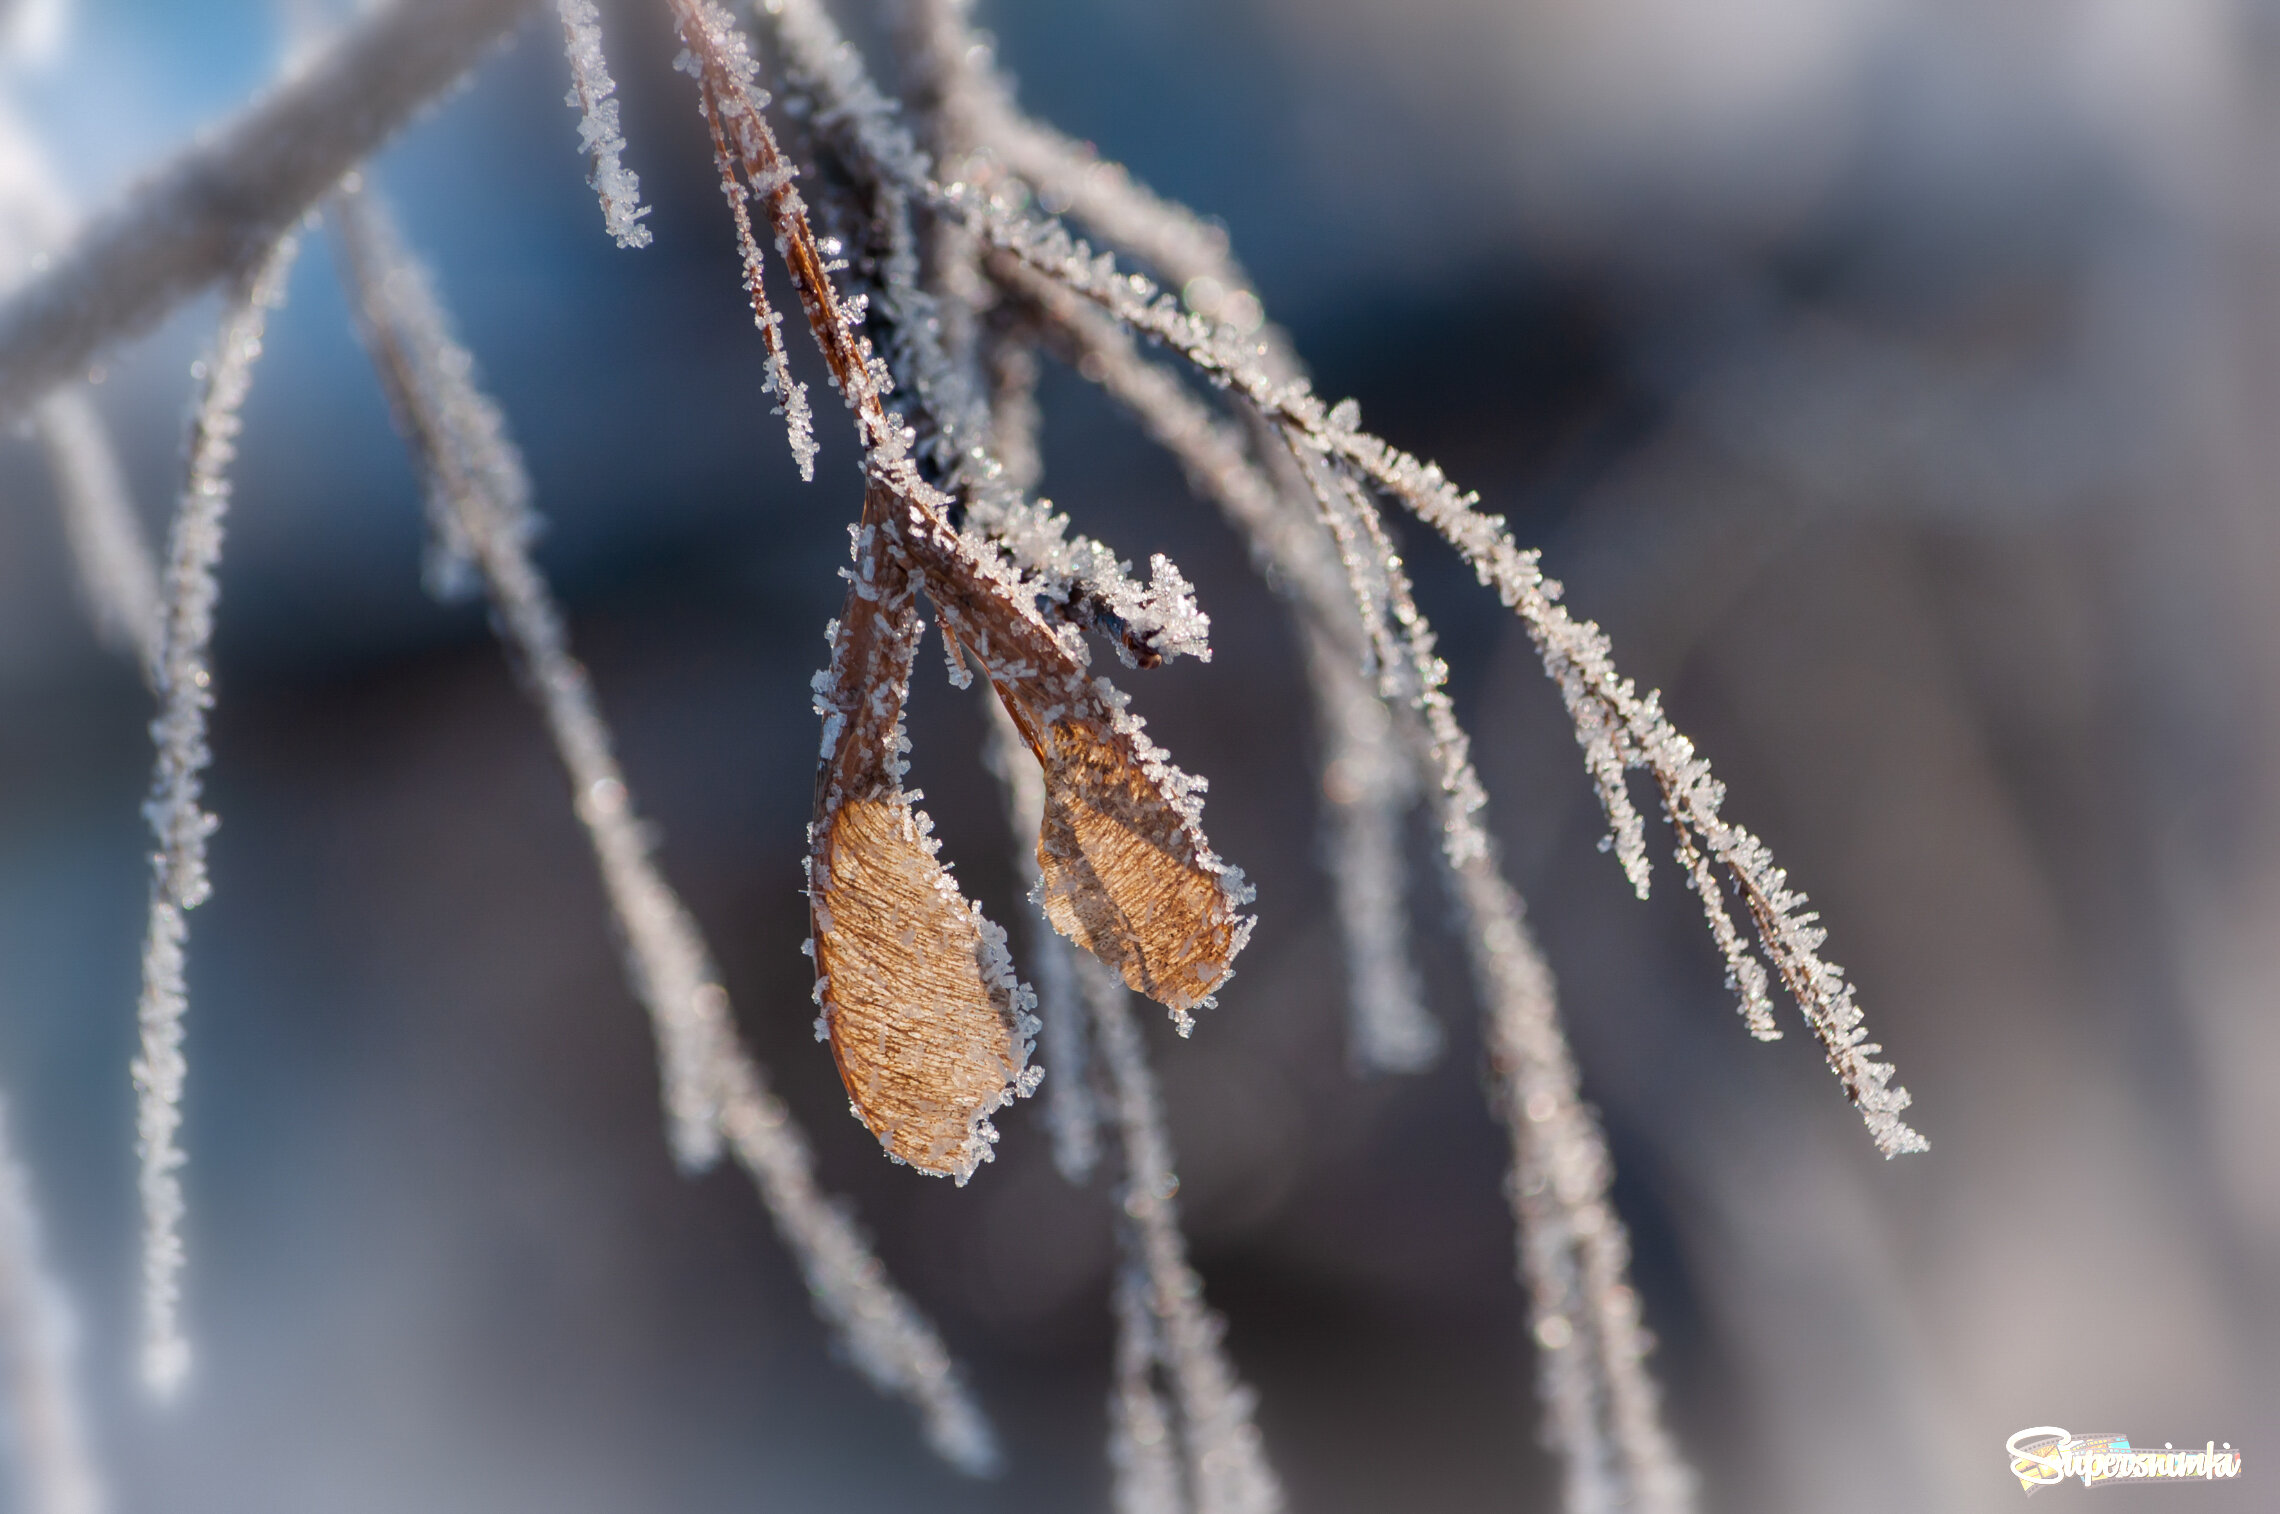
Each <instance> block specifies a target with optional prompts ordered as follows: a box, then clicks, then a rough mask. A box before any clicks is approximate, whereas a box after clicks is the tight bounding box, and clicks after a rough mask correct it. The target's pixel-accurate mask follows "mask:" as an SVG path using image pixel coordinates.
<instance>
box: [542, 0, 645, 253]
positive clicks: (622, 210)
mask: <svg viewBox="0 0 2280 1514" xmlns="http://www.w3.org/2000/svg"><path fill="white" fill-rule="evenodd" d="M554 8H555V11H556V14H558V15H559V16H560V17H561V20H562V50H563V52H564V54H565V55H566V56H567V57H568V59H569V62H570V94H569V96H568V98H567V99H565V100H564V102H563V103H564V104H566V105H569V106H572V107H574V108H575V109H576V110H577V111H578V112H579V116H578V145H579V146H580V147H582V148H584V149H585V151H586V155H587V157H588V158H590V159H591V160H592V161H593V165H594V171H593V174H592V176H591V177H590V178H589V179H588V181H587V182H589V183H590V184H592V185H593V186H594V193H595V194H596V195H597V196H599V197H600V199H601V202H602V223H603V225H604V226H606V227H607V228H608V230H609V234H610V235H611V236H613V237H615V238H616V239H617V244H618V246H620V247H647V246H648V245H649V228H648V227H646V226H644V225H642V224H641V222H642V218H643V217H645V216H647V215H648V214H649V207H648V206H646V205H644V204H642V203H641V180H640V178H639V177H638V176H636V175H635V173H634V171H633V170H632V169H630V168H628V167H626V166H625V163H624V161H623V154H624V152H625V134H624V133H623V132H622V131H621V130H619V128H618V102H617V99H616V95H617V80H615V79H613V78H611V77H610V64H609V60H608V59H607V58H605V57H604V56H602V18H601V14H600V13H599V12H598V11H596V10H595V9H594V0H555V7H554Z"/></svg>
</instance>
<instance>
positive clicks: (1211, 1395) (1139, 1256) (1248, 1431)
mask: <svg viewBox="0 0 2280 1514" xmlns="http://www.w3.org/2000/svg"><path fill="white" fill-rule="evenodd" d="M1077 966H1078V970H1079V974H1080V978H1081V981H1082V982H1083V985H1084V991H1085V999H1086V1002H1087V1003H1088V1004H1089V1005H1090V1006H1091V1009H1092V1016H1093V1031H1094V1035H1095V1038H1096V1040H1097V1042H1098V1044H1099V1046H1100V1050H1101V1061H1102V1065H1103V1066H1104V1067H1105V1068H1106V1069H1107V1072H1108V1081H1109V1085H1110V1087H1111V1089H1112V1090H1113V1091H1114V1103H1115V1109H1116V1122H1117V1131H1118V1134H1119V1136H1120V1144H1121V1146H1122V1148H1123V1152H1124V1187H1123V1195H1122V1197H1123V1208H1124V1215H1125V1218H1126V1219H1127V1220H1128V1221H1129V1222H1130V1223H1129V1224H1128V1225H1125V1226H1121V1227H1120V1230H1119V1233H1120V1235H1121V1236H1122V1237H1123V1239H1124V1244H1125V1246H1126V1249H1127V1251H1128V1252H1129V1253H1130V1262H1131V1265H1132V1267H1133V1268H1134V1269H1135V1270H1136V1271H1137V1272H1138V1273H1139V1274H1140V1277H1141V1279H1143V1280H1144V1286H1145V1290H1146V1294H1145V1301H1146V1305H1147V1310H1148V1313H1149V1315H1150V1316H1152V1319H1153V1325H1154V1329H1153V1331H1152V1332H1151V1333H1152V1335H1153V1337H1154V1341H1153V1344H1154V1348H1155V1352H1156V1357H1157V1360H1158V1362H1159V1364H1160V1365H1161V1366H1162V1367H1163V1369H1164V1373H1165V1375H1166V1377H1167V1378H1168V1379H1169V1380H1170V1383H1171V1387H1172V1396H1173V1399H1174V1401H1175V1402H1176V1403H1177V1404H1178V1406H1179V1430H1180V1438H1181V1448H1182V1450H1183V1451H1184V1452H1185V1462H1186V1469H1187V1476H1188V1484H1189V1488H1190V1490H1191V1493H1192V1496H1193V1499H1194V1503H1193V1508H1194V1510H1195V1514H1277V1511H1279V1510H1280V1509H1281V1508H1282V1507H1283V1493H1282V1486H1281V1484H1280V1483H1278V1482H1277V1481H1276V1479H1275V1475H1274V1471H1273V1469H1272V1468H1271V1467H1269V1466H1268V1465H1267V1459H1266V1452H1265V1449H1264V1447H1263V1446H1262V1445H1261V1444H1260V1440H1259V1431H1258V1427H1257V1426H1256V1425H1254V1424H1253V1423H1252V1422H1251V1410H1252V1407H1253V1405H1254V1403H1255V1402H1256V1398H1257V1395H1256V1394H1254V1393H1253V1392H1252V1391H1251V1390H1250V1389H1249V1388H1247V1387H1245V1386H1244V1385H1243V1382H1242V1380H1241V1379H1240V1378H1239V1377H1238V1376H1237V1375H1236V1372H1235V1365H1234V1363H1233V1362H1232V1361H1230V1360H1229V1359H1228V1357H1227V1353H1226V1349H1225V1347H1224V1346H1223V1344H1222V1338H1223V1337H1224V1336H1225V1335H1226V1328H1227V1327H1226V1325H1225V1324H1224V1323H1223V1322H1222V1321H1221V1320H1220V1318H1219V1316H1217V1315H1216V1314H1213V1313H1212V1312H1211V1311H1210V1310H1209V1309H1207V1308H1205V1307H1204V1303H1203V1280H1202V1279H1201V1278H1199V1277H1197V1276H1196V1275H1195V1269H1194V1268H1192V1267H1190V1266H1189V1265H1188V1259H1187V1243H1186V1241H1185V1240H1183V1239H1182V1238H1181V1235H1180V1224H1179V1208H1178V1205H1177V1204H1176V1203H1175V1202H1174V1195H1176V1194H1177V1193H1178V1192H1179V1188H1180V1180H1179V1175H1178V1173H1177V1172H1176V1171H1175V1170H1174V1168H1173V1166H1172V1146H1171V1138H1170V1137H1169V1136H1168V1135H1167V1134H1166V1133H1165V1130H1164V1111H1163V1105H1162V1101H1161V1098H1160V1097H1159V1095H1158V1094H1157V1092H1156V1075H1155V1072H1154V1071H1153V1070H1152V1069H1151V1068H1150V1067H1149V1065H1148V1053H1147V1049H1146V1047H1145V1046H1144V1045H1143V1044H1142V1043H1141V1039H1140V1025H1139V1022H1138V1021H1137V1020H1136V1019H1134V1018H1133V1014H1132V1006H1131V1001H1130V999H1129V997H1128V996H1127V995H1126V993H1125V991H1124V985H1123V984H1121V983H1119V982H1117V981H1116V979H1115V977H1114V976H1113V975H1112V974H1110V973H1109V972H1107V971H1106V970H1105V969H1103V968H1102V967H1101V966H1100V964H1098V963H1096V962H1093V961H1091V960H1089V959H1086V960H1081V961H1079V963H1078V964H1077ZM1123 1350H1124V1347H1123V1346H1121V1345H1120V1346H1119V1353H1120V1355H1121V1354H1122V1352H1123ZM1120 1396H1121V1395H1120ZM1119 1423H1120V1424H1121V1423H1122V1422H1121V1421H1120V1422H1119ZM1115 1434H1116V1432H1115V1430H1112V1431H1111V1435H1112V1442H1111V1444H1112V1446H1113V1444H1114V1440H1113V1437H1114V1435H1115ZM1141 1476H1142V1478H1143V1479H1145V1480H1148V1481H1151V1482H1152V1481H1153V1477H1152V1476H1151V1475H1150V1474H1149V1473H1148V1471H1147V1469H1145V1468H1142V1469H1141ZM1134 1496H1135V1497H1138V1496H1139V1493H1138V1491H1137V1490H1136V1491H1135V1495H1134Z"/></svg>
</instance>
